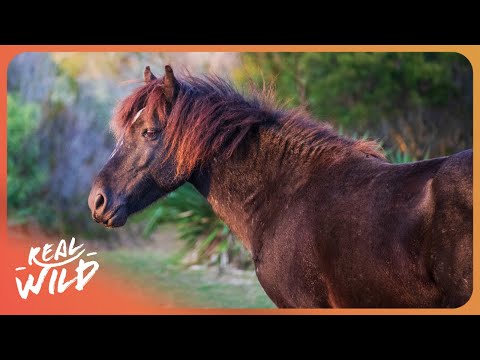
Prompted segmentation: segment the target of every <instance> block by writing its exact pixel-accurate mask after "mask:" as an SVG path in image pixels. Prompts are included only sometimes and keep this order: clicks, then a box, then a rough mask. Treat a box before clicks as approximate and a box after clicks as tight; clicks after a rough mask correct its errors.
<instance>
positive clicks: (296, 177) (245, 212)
mask: <svg viewBox="0 0 480 360" xmlns="http://www.w3.org/2000/svg"><path fill="white" fill-rule="evenodd" d="M315 151H316V150H315V149H314V148H313V147H309V146H308V145H305V144H304V143H302V142H301V141H300V139H299V141H295V139H291V138H288V137H286V136H284V135H283V134H282V133H281V132H280V131H278V130H275V129H271V128H260V129H258V131H255V132H253V133H252V134H250V136H249V138H248V139H247V141H245V142H244V143H243V144H242V146H240V148H239V149H237V151H236V152H235V153H234V155H233V156H232V157H231V158H229V159H223V160H222V159H221V157H219V158H217V159H214V160H213V161H211V163H210V164H209V166H208V167H206V168H204V170H203V171H202V172H199V173H197V174H196V175H194V176H193V177H192V180H191V182H192V184H193V185H194V186H195V187H196V188H197V189H198V190H199V191H200V193H202V194H203V195H204V196H205V197H206V199H207V201H208V202H209V203H210V204H211V206H212V208H213V210H214V211H215V213H216V214H217V215H218V216H219V217H220V218H221V219H222V220H223V221H224V222H225V223H226V224H227V225H228V226H229V227H230V228H231V229H232V231H233V232H234V233H235V234H236V235H237V236H238V237H239V238H240V239H241V240H242V241H243V243H244V245H245V247H246V248H247V249H248V250H249V251H250V252H251V253H252V254H253V255H255V249H256V248H259V247H260V244H258V243H256V242H258V241H261V240H259V239H261V238H262V233H263V232H264V231H265V230H266V228H267V227H268V226H272V224H274V223H275V220H276V219H275V216H278V214H279V211H282V209H283V208H284V206H285V201H286V199H290V198H292V197H294V196H295V193H296V192H297V191H298V190H299V189H301V188H302V187H303V186H305V184H306V183H307V181H309V179H310V178H311V177H310V176H308V173H309V172H312V171H314V169H312V163H311V161H312V160H313V159H314V158H315V165H316V166H315V169H316V168H317V167H318V166H321V161H320V159H319V158H318V156H316V155H318V154H316V153H315Z"/></svg>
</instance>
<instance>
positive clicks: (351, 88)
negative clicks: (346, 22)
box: [234, 52, 472, 155]
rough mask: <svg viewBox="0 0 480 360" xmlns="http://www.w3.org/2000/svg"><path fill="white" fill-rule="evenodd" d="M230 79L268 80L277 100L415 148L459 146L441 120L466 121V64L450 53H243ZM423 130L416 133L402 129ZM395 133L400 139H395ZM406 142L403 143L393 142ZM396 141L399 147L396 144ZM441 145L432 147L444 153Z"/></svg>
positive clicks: (468, 83) (466, 143)
mask: <svg viewBox="0 0 480 360" xmlns="http://www.w3.org/2000/svg"><path fill="white" fill-rule="evenodd" d="M243 60H244V67H243V68H240V69H238V70H237V72H236V73H235V77H234V78H235V80H236V81H237V82H238V83H239V84H245V83H246V82H248V81H249V79H253V80H254V82H256V83H257V84H258V85H260V86H262V83H263V82H264V81H265V82H267V83H269V82H273V83H275V86H276V90H277V94H278V98H279V99H281V100H282V101H286V102H287V103H288V104H289V106H298V105H303V106H305V107H307V108H308V109H309V110H310V111H311V112H312V113H313V114H314V115H315V116H316V117H317V118H319V119H323V120H327V121H334V122H336V123H337V125H341V126H344V127H345V128H347V129H350V130H353V129H355V130H356V131H360V132H364V131H366V130H367V129H368V130H369V131H370V132H372V133H373V134H374V135H375V136H378V137H382V138H383V137H386V142H387V143H388V145H389V146H394V147H401V150H402V151H405V150H406V146H408V147H409V150H410V151H413V150H415V151H417V152H418V154H417V155H420V153H421V150H420V149H424V148H426V147H427V146H429V145H430V143H431V142H432V138H431V134H434V133H437V138H436V139H435V140H436V142H438V143H441V142H444V143H446V144H450V143H453V144H455V143H457V146H458V147H459V150H460V149H463V147H468V146H471V141H470V140H466V141H464V142H463V143H459V142H458V141H456V140H455V139H451V138H452V136H453V135H452V133H451V132H448V131H447V132H445V133H439V129H442V128H444V127H445V126H444V125H442V124H445V123H451V122H452V121H455V123H456V125H457V127H458V125H459V124H461V126H462V127H463V128H464V129H465V130H463V132H462V133H463V134H464V135H462V136H463V138H466V139H471V136H470V135H471V134H469V133H468V129H469V124H471V121H472V117H471V116H472V112H471V79H472V72H471V66H470V64H469V62H468V60H466V59H465V58H464V57H463V56H462V55H459V54H456V53H362V52H358V53H245V54H243ZM409 127H410V128H413V129H415V128H419V129H421V128H422V127H426V130H425V131H424V133H422V132H420V131H417V132H415V131H410V133H405V129H408V128H409ZM398 135H400V136H401V137H402V138H403V140H402V139H399V141H400V143H398V142H397V141H396V139H395V138H394V137H395V136H397V137H398ZM402 142H403V143H406V145H404V144H401V143H402ZM400 145H402V146H400ZM445 149H446V146H444V145H441V144H438V146H435V147H432V150H434V153H435V155H445V154H444V153H442V152H444V151H445Z"/></svg>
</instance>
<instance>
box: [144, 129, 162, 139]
mask: <svg viewBox="0 0 480 360" xmlns="http://www.w3.org/2000/svg"><path fill="white" fill-rule="evenodd" d="M158 133H159V131H158V130H156V129H145V130H144V131H143V133H142V136H143V137H144V138H146V139H148V140H155V139H156V138H157V136H158Z"/></svg>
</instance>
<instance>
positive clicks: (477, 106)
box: [0, 45, 480, 315]
mask: <svg viewBox="0 0 480 360" xmlns="http://www.w3.org/2000/svg"><path fill="white" fill-rule="evenodd" d="M132 51H135V52H138V51H140V52H174V51H175V52H187V51H188V52H270V51H289V52H364V51H368V52H425V51H431V52H458V53H461V54H463V55H464V56H465V57H466V58H467V59H468V60H469V61H470V63H471V64H472V68H473V78H474V81H473V93H474V95H475V98H474V99H475V100H474V109H473V120H474V123H473V134H474V136H473V138H474V159H477V156H478V151H477V149H478V142H479V141H480V140H479V139H480V134H479V131H480V127H479V125H478V121H479V120H478V119H477V118H478V114H479V111H480V101H478V100H477V99H476V94H478V93H480V79H479V74H480V71H479V69H480V46H478V45H341V46H338V45H12V46H0V114H2V116H1V119H2V127H1V129H0V150H1V153H2V154H5V156H1V157H0V189H2V191H0V204H1V207H0V225H1V226H0V239H1V240H0V254H3V257H2V259H3V258H4V257H5V256H6V252H7V251H8V241H5V240H6V239H7V196H6V194H7V192H6V188H7V184H6V183H7V181H6V179H7V176H6V175H7V157H6V151H7V141H6V117H7V101H6V99H7V96H6V95H7V94H6V93H7V68H8V64H9V62H10V61H11V60H12V59H13V57H14V56H15V55H17V54H19V53H22V52H132ZM479 170H480V169H479V164H478V161H474V169H473V173H474V177H473V184H474V186H473V188H474V190H473V196H474V200H473V204H474V209H476V208H478V207H479V206H480V204H479V201H480V194H479V191H478V187H479V186H478V185H479V184H478V182H479V181H478V179H479V178H480V174H479ZM473 215H474V224H476V223H477V220H478V212H476V211H475V210H474V214H473ZM473 234H474V252H473V260H474V264H479V263H480V253H479V252H478V251H477V250H476V249H478V247H479V246H480V245H479V241H480V240H479V236H478V231H477V229H476V225H474V231H473ZM0 275H2V274H0ZM479 277H480V267H479V265H474V291H473V295H472V297H471V299H470V300H469V302H468V303H467V304H466V305H464V306H462V307H460V308H458V309H298V310H297V309H292V310H290V309H289V310H284V309H191V308H189V309H185V308H167V309H165V308H158V310H157V308H152V307H150V308H148V310H147V309H145V310H144V311H138V310H135V311H133V312H129V313H151V314H323V315H334V314H335V315H338V314H341V315H347V314H371V315H373V314H378V315H380V314H399V315H400V314H458V315H459V314H480V293H479V291H478V289H477V287H478V286H477V284H478V283H479V281H478V279H479ZM0 279H3V277H0ZM0 285H1V284H0ZM0 288H1V286H0ZM3 312H4V311H3V309H1V308H0V313H3ZM35 312H37V311H35ZM22 313H28V312H25V311H23V312H22ZM37 313H38V312H37ZM54 313H55V311H54Z"/></svg>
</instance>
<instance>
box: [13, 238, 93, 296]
mask: <svg viewBox="0 0 480 360" xmlns="http://www.w3.org/2000/svg"><path fill="white" fill-rule="evenodd" d="M52 247H53V244H45V245H44V246H43V248H42V247H32V248H30V253H29V255H28V265H30V267H31V268H36V267H39V268H41V269H42V270H41V271H40V274H39V275H38V278H37V282H36V284H35V285H34V282H35V277H34V276H33V275H32V274H28V278H27V279H26V281H25V283H23V282H22V280H21V279H20V278H18V277H15V280H16V282H17V289H18V293H19V294H20V296H21V297H22V299H26V298H27V297H28V294H29V292H30V291H31V292H32V293H34V294H36V295H38V293H39V292H40V290H41V288H42V285H43V283H44V282H45V278H46V277H47V275H48V274H50V281H49V284H48V292H49V293H50V294H52V295H53V294H55V289H56V292H57V293H63V292H64V291H65V290H67V288H68V287H69V286H70V285H72V284H73V283H75V282H76V283H77V284H76V285H75V289H77V290H78V291H82V290H83V288H84V287H85V285H86V284H87V283H88V282H89V281H90V279H91V278H92V277H93V275H95V272H96V271H97V270H98V268H99V267H100V265H99V264H98V262H96V261H94V260H90V261H84V260H83V259H81V256H82V255H83V253H84V252H85V249H82V247H83V244H81V245H78V246H75V238H72V240H71V241H70V244H69V246H68V247H67V242H66V241H65V240H63V239H62V240H61V241H60V242H59V243H58V245H57V248H56V250H55V251H54V250H53V249H52ZM40 253H41V256H40ZM96 254H97V253H96V252H91V253H88V254H86V256H87V257H88V256H93V255H96ZM37 256H38V258H37ZM74 261H78V266H77V267H76V269H75V270H74V271H75V273H76V274H75V276H74V277H73V278H71V276H70V277H69V278H70V279H69V280H66V278H67V268H66V266H67V265H68V264H70V263H72V262H74ZM26 269H27V268H26V267H25V266H22V267H17V268H16V269H15V271H23V270H26ZM86 270H88V272H87V273H85V272H86Z"/></svg>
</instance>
